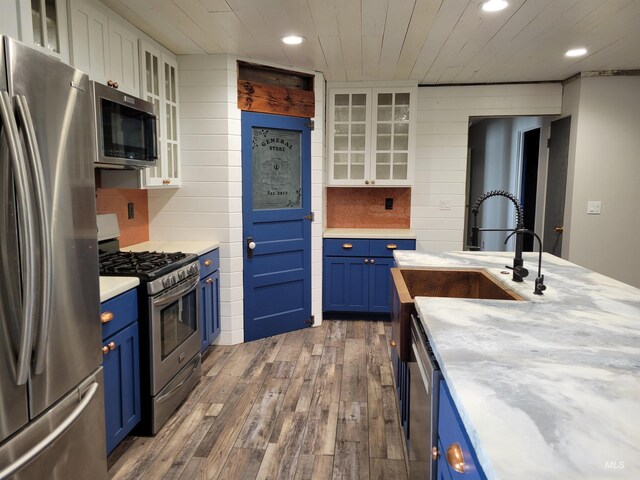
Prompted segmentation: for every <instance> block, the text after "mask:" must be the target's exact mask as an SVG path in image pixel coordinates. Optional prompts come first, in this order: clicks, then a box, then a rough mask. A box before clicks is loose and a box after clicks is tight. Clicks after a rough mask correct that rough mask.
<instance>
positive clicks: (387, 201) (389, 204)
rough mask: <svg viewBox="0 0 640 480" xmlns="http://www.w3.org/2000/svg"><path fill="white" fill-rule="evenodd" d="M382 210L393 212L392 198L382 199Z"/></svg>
mask: <svg viewBox="0 0 640 480" xmlns="http://www.w3.org/2000/svg"><path fill="white" fill-rule="evenodd" d="M384 209H385V210H393V198H385V199H384Z"/></svg>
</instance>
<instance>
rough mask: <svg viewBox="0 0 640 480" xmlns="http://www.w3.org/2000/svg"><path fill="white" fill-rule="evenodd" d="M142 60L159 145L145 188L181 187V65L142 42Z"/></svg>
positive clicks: (144, 86) (145, 90) (145, 94)
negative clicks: (157, 154)
mask: <svg viewBox="0 0 640 480" xmlns="http://www.w3.org/2000/svg"><path fill="white" fill-rule="evenodd" d="M140 58H141V59H142V60H141V69H142V97H143V98H144V99H145V100H147V101H148V102H151V103H153V104H154V105H155V106H156V111H157V114H158V126H159V129H158V137H159V143H160V145H159V147H158V152H159V158H158V163H157V165H156V166H155V167H151V168H147V169H145V173H144V175H145V177H144V185H145V186H146V187H179V186H180V157H179V155H180V153H179V148H178V138H179V130H178V65H177V63H176V61H175V60H174V59H172V58H169V57H168V56H167V55H165V54H163V53H162V52H161V51H160V49H158V48H155V47H154V46H153V45H149V44H147V43H146V42H140Z"/></svg>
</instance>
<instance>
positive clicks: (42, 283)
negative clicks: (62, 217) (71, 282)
mask: <svg viewBox="0 0 640 480" xmlns="http://www.w3.org/2000/svg"><path fill="white" fill-rule="evenodd" d="M14 98H15V102H16V111H17V112H18V115H19V121H20V123H21V124H22V125H23V126H24V139H25V144H26V147H27V159H28V160H29V164H30V167H31V178H32V181H33V187H34V190H35V192H34V193H35V195H34V197H35V204H36V211H37V213H38V222H37V225H38V230H39V232H38V233H39V238H40V252H41V255H42V264H41V265H40V272H38V281H39V282H38V283H39V287H40V295H39V297H40V298H41V307H40V308H41V310H40V322H39V324H38V326H37V338H36V358H35V369H34V372H33V373H34V374H35V375H39V374H41V373H42V372H43V371H44V365H45V358H46V353H47V339H48V337H49V323H50V317H51V289H52V284H53V283H52V282H53V278H52V275H53V255H52V247H51V234H50V232H51V229H50V225H51V222H50V220H49V211H48V209H47V204H46V198H47V192H46V189H45V184H44V171H43V170H42V159H41V158H40V149H39V148H38V141H37V138H36V131H35V128H34V126H33V119H32V117H31V112H30V111H29V105H28V104H27V99H26V97H25V96H24V95H16V96H15V97H14Z"/></svg>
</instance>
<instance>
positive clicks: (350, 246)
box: [342, 243, 353, 250]
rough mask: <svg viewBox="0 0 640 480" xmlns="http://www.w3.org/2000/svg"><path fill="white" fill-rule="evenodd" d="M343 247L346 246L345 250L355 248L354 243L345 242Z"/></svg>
mask: <svg viewBox="0 0 640 480" xmlns="http://www.w3.org/2000/svg"><path fill="white" fill-rule="evenodd" d="M342 248H344V249H345V250H349V249H350V248H353V245H351V244H350V243H343V244H342Z"/></svg>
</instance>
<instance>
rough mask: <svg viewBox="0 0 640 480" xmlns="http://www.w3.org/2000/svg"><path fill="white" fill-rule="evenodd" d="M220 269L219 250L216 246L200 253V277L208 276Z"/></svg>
mask: <svg viewBox="0 0 640 480" xmlns="http://www.w3.org/2000/svg"><path fill="white" fill-rule="evenodd" d="M219 269H220V251H219V250H218V249H217V248H216V249H215V250H211V251H210V252H207V253H205V254H204V255H200V278H201V279H202V278H204V277H208V276H209V275H211V274H212V273H213V272H215V271H216V270H219Z"/></svg>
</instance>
